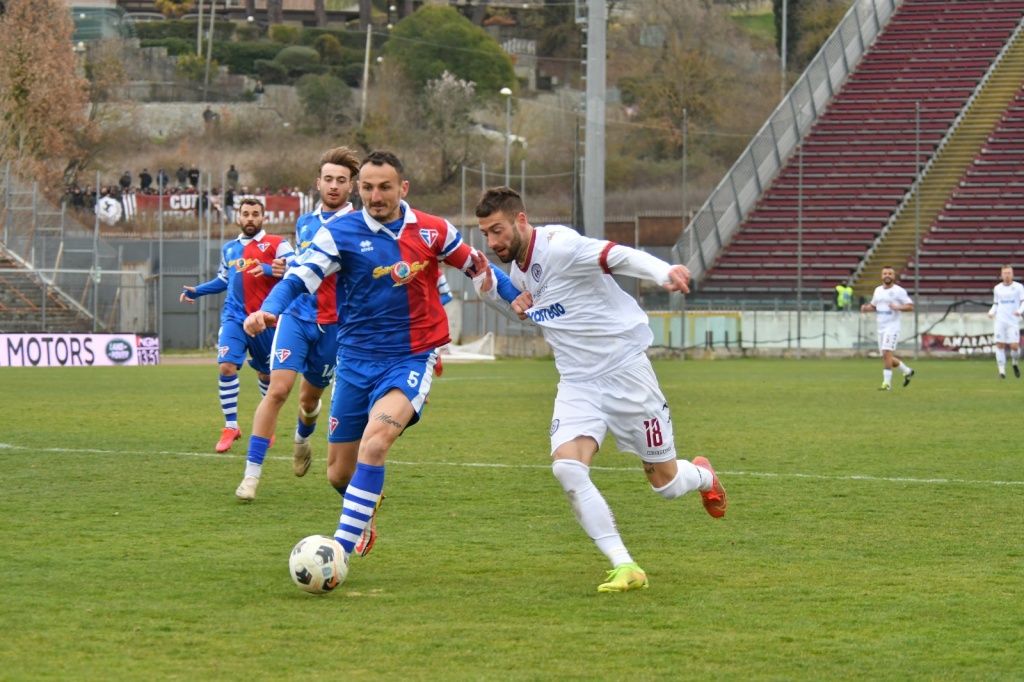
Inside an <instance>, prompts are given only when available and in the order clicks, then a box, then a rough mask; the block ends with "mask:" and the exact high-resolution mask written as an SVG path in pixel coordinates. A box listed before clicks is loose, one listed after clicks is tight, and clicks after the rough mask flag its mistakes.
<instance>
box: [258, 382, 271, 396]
mask: <svg viewBox="0 0 1024 682" xmlns="http://www.w3.org/2000/svg"><path fill="white" fill-rule="evenodd" d="M256 382H257V383H258V384H259V385H260V395H261V396H262V397H264V398H266V397H267V391H269V390H270V382H269V381H264V380H263V379H259V378H257V379H256Z"/></svg>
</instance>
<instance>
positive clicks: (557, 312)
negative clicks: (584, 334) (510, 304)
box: [526, 303, 565, 322]
mask: <svg viewBox="0 0 1024 682" xmlns="http://www.w3.org/2000/svg"><path fill="white" fill-rule="evenodd" d="M526 314H527V315H529V316H530V319H531V320H533V321H534V322H546V321H548V320H553V319H555V318H556V317H561V316H562V315H565V307H564V306H563V305H562V304H561V303H555V304H554V305H549V306H547V307H546V308H537V309H536V310H527V311H526Z"/></svg>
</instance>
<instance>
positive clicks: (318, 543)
mask: <svg viewBox="0 0 1024 682" xmlns="http://www.w3.org/2000/svg"><path fill="white" fill-rule="evenodd" d="M288 572H289V573H291V576H292V580H294V581H295V584H296V585H298V586H299V587H300V588H301V589H303V590H305V591H306V592H311V593H312V594H323V593H324V592H330V591H331V590H333V589H334V588H335V587H337V586H338V585H340V584H342V583H343V582H345V577H346V576H348V557H347V556H345V550H344V549H342V548H341V545H340V544H338V541H337V540H335V539H334V538H329V537H326V536H324V535H310V536H309V537H308V538H302V539H301V540H299V543H298V544H297V545H295V547H294V548H293V549H292V553H291V556H289V557H288Z"/></svg>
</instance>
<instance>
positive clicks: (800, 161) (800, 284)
mask: <svg viewBox="0 0 1024 682" xmlns="http://www.w3.org/2000/svg"><path fill="white" fill-rule="evenodd" d="M796 184H797V192H796V357H797V359H799V358H800V356H801V351H802V350H803V332H802V329H801V317H802V315H803V290H804V220H803V218H804V145H803V142H801V143H800V149H799V150H798V151H797V183H796Z"/></svg>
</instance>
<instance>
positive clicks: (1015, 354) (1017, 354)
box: [1010, 348, 1020, 367]
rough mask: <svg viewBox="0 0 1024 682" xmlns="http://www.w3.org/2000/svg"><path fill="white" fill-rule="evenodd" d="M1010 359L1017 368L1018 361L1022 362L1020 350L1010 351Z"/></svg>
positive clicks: (1012, 349) (1013, 349)
mask: <svg viewBox="0 0 1024 682" xmlns="http://www.w3.org/2000/svg"><path fill="white" fill-rule="evenodd" d="M1010 358H1011V359H1012V360H1013V366H1014V367H1016V366H1017V361H1018V360H1020V348H1011V349H1010Z"/></svg>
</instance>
